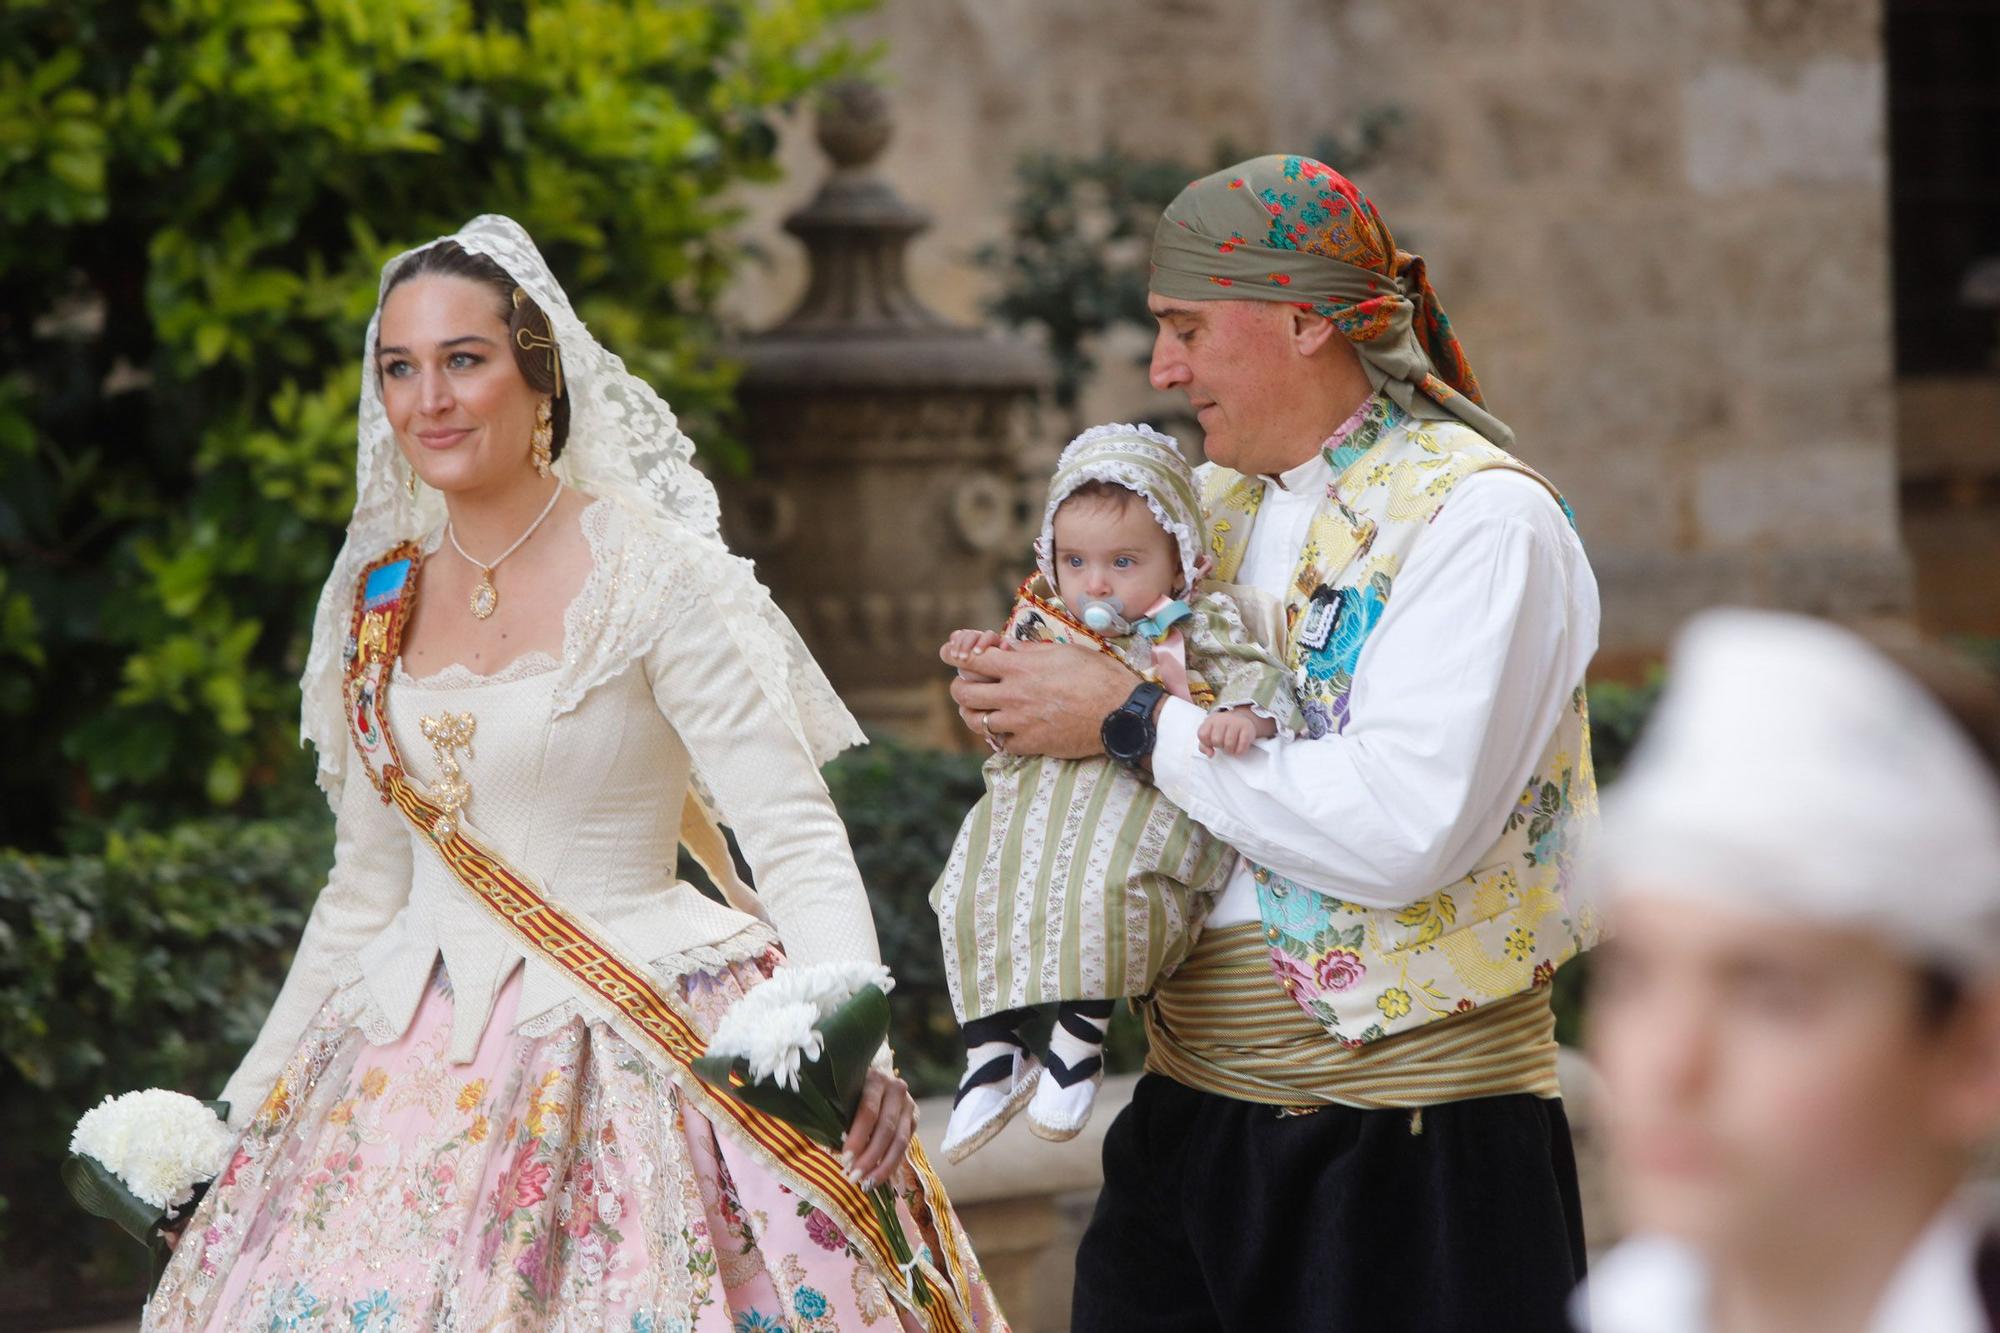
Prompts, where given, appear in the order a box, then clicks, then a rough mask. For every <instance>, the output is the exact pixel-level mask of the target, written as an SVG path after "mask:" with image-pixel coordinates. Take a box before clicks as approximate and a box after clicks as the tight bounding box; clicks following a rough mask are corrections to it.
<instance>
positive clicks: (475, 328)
mask: <svg viewBox="0 0 2000 1333" xmlns="http://www.w3.org/2000/svg"><path fill="white" fill-rule="evenodd" d="M375 367H376V371H377V373H378V374H379V375H380V376H381V385H382V405H383V407H384V408H385V409H386V410H387V412H388V414H389V425H390V426H391V427H392V428H393V429H394V430H395V432H396V443H397V445H398V446H399V447H400V448H401V449H402V451H403V457H404V458H405V459H406V460H408V462H409V464H410V466H411V467H412V468H414V469H415V470H416V474H417V476H418V478H419V479H420V480H422V481H423V482H424V484H425V485H427V486H434V487H436V488H437V489H438V490H440V491H444V492H446V493H451V492H472V491H481V490H486V489H488V488H491V487H493V486H496V485H503V486H504V485H512V484H515V483H517V482H518V481H519V480H520V477H521V475H522V474H523V473H524V472H526V471H531V470H532V468H533V466H534V464H533V462H532V460H531V458H530V453H529V441H530V436H531V435H532V433H533V431H534V428H535V412H536V409H537V407H538V406H539V405H540V402H541V398H542V395H541V394H539V393H537V392H536V391H535V390H534V389H533V388H532V387H530V386H529V384H528V382H527V380H525V379H523V378H522V376H521V368H520V366H519V365H517V364H516V363H515V360H514V349H513V348H512V347H511V346H509V344H508V337H507V321H506V320H505V319H504V318H503V317H502V315H501V312H500V308H499V302H498V300H497V299H496V297H495V294H494V292H493V289H492V288H490V287H488V286H486V285H485V284H483V283H479V282H474V281H473V280H471V279H469V278H458V277H449V276H446V275H443V274H436V273H426V274H423V275H421V276H418V277H415V278H411V279H410V280H409V281H407V282H404V283H402V284H400V285H399V286H397V287H396V289H395V290H393V291H391V292H390V293H389V299H388V300H387V301H385V302H383V304H382V321H381V325H380V328H379V330H378V334H377V351H376V357H375Z"/></svg>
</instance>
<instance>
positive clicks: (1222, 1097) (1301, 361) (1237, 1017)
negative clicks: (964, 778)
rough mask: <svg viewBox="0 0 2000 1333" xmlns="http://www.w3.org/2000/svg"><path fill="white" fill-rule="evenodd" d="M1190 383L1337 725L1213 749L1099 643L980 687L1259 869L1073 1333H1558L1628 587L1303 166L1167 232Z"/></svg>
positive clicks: (1159, 380)
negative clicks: (1613, 599) (1141, 697)
mask: <svg viewBox="0 0 2000 1333" xmlns="http://www.w3.org/2000/svg"><path fill="white" fill-rule="evenodd" d="M1153 266H1154V267H1153V276H1152V282H1151V293H1150V296H1149V300H1148V304H1149V306H1150V308H1151V309H1152V312H1153V314H1154V315H1155V317H1156V318H1157V320H1158V322H1159V326H1160V331H1159V335H1158V338H1157V340H1156V342H1155V344H1154V352H1153V361H1152V379H1153V383H1154V385H1155V386H1156V387H1158V388H1161V389H1175V388H1178V389H1180V390H1182V391H1183V392H1185V393H1186V394H1187V396H1188V399H1189V401H1190V403H1191V404H1192V405H1193V406H1194V407H1195V409H1196V412H1197V417H1198V419H1199V421H1200V423H1201V425H1202V427H1203V430H1204V433H1205V439H1204V445H1203V447H1204V450H1205V452H1206V454H1207V456H1208V458H1209V460H1210V464H1209V466H1208V467H1206V468H1205V469H1204V470H1203V477H1202V483H1203V507H1204V510H1205V515H1206V517H1205V524H1206V532H1205V534H1204V539H1205V544H1206V546H1207V549H1208V552H1209V554H1210V555H1211V556H1212V557H1213V558H1214V560H1215V562H1216V571H1215V574H1216V577H1217V578H1218V579H1219V580H1221V581H1223V582H1224V583H1231V584H1234V585H1236V586H1237V589H1238V591H1239V593H1240V594H1241V595H1243V596H1255V595H1257V594H1260V593H1261V594H1262V595H1263V596H1265V597H1268V598H1271V599H1275V600H1276V601H1278V602H1279V603H1281V604H1282V607H1283V625H1284V632H1285V642H1284V656H1285V660H1286V663H1287V665H1288V666H1289V667H1290V668H1291V670H1292V672H1293V676H1294V685H1295V688H1296V689H1297V692H1298V694H1299V701H1300V703H1301V705H1302V707H1303V709H1304V711H1305V713H1306V715H1307V720H1308V725H1309V729H1310V735H1309V736H1308V737H1305V738H1300V739H1297V740H1286V739H1284V738H1279V739H1275V740H1271V741H1264V742H1260V743H1259V744H1258V745H1257V747H1256V748H1255V750H1253V751H1252V752H1251V753H1249V754H1246V755H1244V756H1241V757H1238V758H1233V759H1231V760H1229V761H1228V762H1218V761H1216V760H1213V759H1208V758H1204V757H1203V756H1201V754H1200V753H1199V747H1198V744H1197V741H1196V737H1195V730H1196V728H1197V727H1198V726H1199V725H1200V722H1201V718H1202V714H1201V712H1200V710H1199V709H1196V708H1194V707H1193V706H1192V705H1188V704H1185V703H1184V702H1182V701H1177V700H1166V701H1164V703H1162V704H1159V705H1156V706H1155V707H1153V708H1144V707H1134V701H1132V700H1131V699H1129V697H1128V696H1129V692H1130V685H1129V681H1128V680H1121V679H1119V678H1118V676H1117V675H1116V674H1115V672H1114V671H1112V670H1107V669H1106V664H1102V663H1097V662H1092V661H1090V660H1089V655H1087V654H1084V653H1081V652H1079V651H1074V650H1071V649H1068V648H1062V647H1050V648H1042V649H1029V650H1024V651H1016V652H1011V653H1006V654H989V655H988V658H993V657H998V658H1000V659H1002V660H999V661H985V660H983V661H982V663H981V664H980V665H979V667H978V670H979V672H980V675H981V676H982V677H984V678H983V679H979V678H961V679H960V680H958V681H957V682H955V683H954V686H953V691H954V695H955V697H956V698H957V700H958V702H959V704H960V709H961V712H962V714H963V715H964V717H965V720H966V722H967V725H968V726H972V727H974V728H975V729H978V730H980V731H982V732H987V731H990V732H992V733H995V734H997V735H998V736H1000V737H1001V738H1002V739H1003V741H1004V744H1005V747H1006V749H1007V751H1008V752H1009V753H1021V754H1054V755H1061V756H1071V755H1081V754H1086V753H1096V752H1100V751H1101V752H1103V753H1108V754H1110V755H1111V756H1112V757H1113V758H1116V759H1120V760H1123V761H1125V762H1127V763H1129V764H1132V765H1135V766H1138V767H1141V768H1145V769H1148V770H1149V771H1150V772H1151V774H1152V777H1153V780H1154V782H1155V783H1156V784H1157V785H1158V787H1159V789H1160V791H1161V792H1162V793H1164V794H1165V795H1166V796H1167V797H1168V798H1169V799H1171V800H1172V801H1173V802H1175V803H1176V804H1177V805H1179V806H1180V807H1181V808H1183V809H1184V810H1186V811H1187V812H1188V813H1189V814H1190V815H1192V816H1193V817H1194V818H1195V819H1196V820H1198V821H1199V822H1200V823H1202V824H1203V825H1205V826H1206V827H1207V828H1208V829H1209V830H1210V831H1211V832H1213V833H1215V834H1216V835H1217V836H1219V837H1221V838H1222V839H1223V840H1225V841H1226V842H1228V843H1229V844H1231V845H1232V846H1234V847H1235V848H1237V849H1238V850H1239V851H1240V852H1241V853H1242V854H1243V860H1242V864H1241V866H1240V868H1239V870H1238V871H1237V873H1236V874H1235V875H1234V876H1233V878H1232V879H1231V881H1230V882H1229V884H1228V885H1227V886H1226V887H1225V889H1224V891H1223V893H1222V896H1221V898H1220V900H1219V902H1218V903H1217V905H1216V907H1215V909H1214V911H1213V912H1212V913H1211V914H1210V916H1209V919H1208V926H1207V930H1206V933H1205V934H1204V935H1203V936H1202V938H1201V940H1200V942H1199V943H1198V944H1197V946H1196V948H1195V949H1194V951H1193V953H1192V954H1191V955H1190V956H1189V957H1188V959H1187V960H1186V962H1185V963H1184V964H1183V965H1182V967H1181V968H1180V970H1179V971H1178V972H1176V973H1175V974H1174V975H1173V977H1172V978H1171V979H1170V980H1168V981H1167V982H1165V983H1163V984H1162V985H1161V986H1160V988H1159V989H1158V990H1157V991H1156V992H1155V993H1154V995H1153V996H1152V997H1151V998H1150V1000H1147V1001H1144V1002H1142V1004H1141V1009H1142V1012H1143V1016H1144V1019H1145V1023H1146V1028H1147V1032H1148V1036H1149V1038H1150V1053H1149V1055H1148V1059H1147V1072H1146V1074H1145V1076H1144V1077H1142V1078H1141V1080H1140V1081H1139V1084H1138V1087H1137V1089H1136V1090H1135V1092H1134V1096H1133V1101H1132V1104H1131V1106H1130V1108H1129V1109H1128V1110H1127V1111H1126V1112H1125V1113H1124V1114H1123V1115H1121V1116H1120V1117H1119V1119H1118V1121H1117V1122H1116V1123H1115V1124H1113V1126H1112V1127H1111V1129H1110V1131H1109V1135H1108V1137H1107V1140H1106V1143H1105V1152H1104V1170H1105V1184H1104V1191H1103V1194H1102V1195H1101V1197H1100V1199H1099V1202H1098V1207H1097V1213H1096V1216H1095V1217H1094V1219H1093V1220H1092V1223H1091V1226H1090V1228H1089V1230H1088V1232H1087V1233H1086V1235H1085V1237H1084V1240H1083V1243H1082V1247H1081V1250H1080V1252H1079V1254H1078V1259H1077V1284H1076V1299H1075V1306H1074V1311H1073V1323H1072V1327H1073V1328H1075V1329H1076V1330H1079V1333H1084V1331H1087V1330H1099V1329H1129V1328H1141V1327H1143V1328H1148V1329H1196V1328H1200V1329H1213V1328H1231V1329H1234V1328H1243V1329H1250V1328H1258V1329H1263V1328H1270V1327H1291V1328H1314V1329H1356V1330H1361V1329H1367V1330H1376V1329H1396V1330H1399V1331H1400V1330H1432V1329H1435V1330H1453V1331H1454V1333H1457V1331H1459V1330H1466V1329H1480V1330H1507V1329H1524V1330H1526V1329H1537V1330H1539V1329H1549V1328H1556V1327H1560V1326H1561V1322H1562V1320H1563V1318H1564V1314H1563V1303H1564V1300H1565V1298H1566V1296H1567V1294H1568V1293H1569V1291H1570V1289H1571V1287H1572V1286H1573V1284H1574V1283H1575V1281H1576V1280H1577V1278H1578V1277H1579V1276H1580V1275H1581V1273H1582V1270H1583V1262H1584V1256H1583V1229H1582V1221H1581V1217H1580V1209H1579V1204H1578V1198H1577V1188H1576V1173H1575V1165H1574V1160H1573V1157H1572V1154H1571V1150H1570V1141H1569V1130H1568V1125H1567V1122H1566V1121H1565V1119H1564V1116H1563V1110H1562V1103H1561V1101H1560V1099H1559V1093H1558V1088H1557V1083H1556V1058H1555V1057H1556V1046H1555V1037H1554V1017H1553V1014H1552V1012H1551V1009H1550V1006H1549V991H1548V986H1549V982H1550V979H1551V978H1552V977H1553V975H1554V972H1555V969H1556V968H1557V967H1559V966H1560V965H1561V964H1562V963H1563V962H1565V961H1566V960H1568V959H1569V958H1571V957H1574V956H1575V955H1576V953H1577V952H1578V951H1579V950H1581V949H1583V948H1585V947H1587V946H1588V945H1589V944H1590V943H1591V941H1592V938H1593V935H1594V932H1595V927H1594V922H1593V920H1592V917H1591V914H1590V913H1589V912H1588V911H1587V910H1585V909H1583V908H1582V907H1581V906H1580V905H1579V904H1578V903H1576V902H1575V901H1573V899H1572V896H1571V890H1570V865H1571V858H1572V852H1573V850H1574V846H1575V843H1576V840H1577V838H1578V835H1579V833H1580V831H1581V829H1582V827H1583V825H1584V823H1585V822H1586V820H1587V818H1588V817H1589V815H1590V813H1591V811H1592V810H1593V809H1594V804H1595V801H1594V791H1595V788H1594V781H1593V779H1592V776H1591V767H1590V752H1589V739H1588V731H1587V726H1586V721H1585V716H1584V701H1583V694H1582V683H1583V675H1584V668H1585V666H1586V664H1587V663H1588V662H1589V660H1590V657H1591V655H1592V653H1593V652H1594V651H1595V649H1596V644H1597V624H1598V608H1597V590H1596V584H1595V582H1594V580H1593V579H1592V576H1591V572H1590V568H1589V565H1588V563H1587V562H1586V560H1585V558H1584V554H1583V549H1582V546H1581V544H1580V543H1579V541H1578V539H1577V537H1576V534H1575V531H1574V528H1573V525H1572V523H1571V520H1570V517H1569V514H1568V510H1567V507H1566V506H1565V505H1564V504H1563V502H1562V500H1561V498H1560V497H1559V496H1558V495H1557V493H1556V492H1555V490H1554V489H1553V488H1552V487H1551V486H1550V485H1549V484H1548V483H1547V482H1545V481H1544V480H1543V479H1542V478H1541V477H1539V476H1538V475H1537V474H1535V473H1534V472H1532V471H1531V470H1529V469H1528V468H1527V467H1526V466H1525V465H1524V464H1522V463H1521V462H1519V461H1517V460H1516V459H1514V458H1513V457H1512V456H1511V455H1510V454H1508V453H1507V452H1506V450H1507V448H1508V446H1509V445H1510V444H1511V443H1512V439H1513V435H1512V432H1511V431H1509V430H1508V428H1507V427H1506V426H1505V425H1504V424H1502V423H1501V422H1500V421H1499V420H1497V419H1496V418H1495V417H1494V416H1493V415H1492V414H1491V413H1489V412H1488V411H1487V410H1486V409H1485V408H1484V406H1483V405H1482V402H1481V398H1480V392H1479V387H1478V384H1477V382H1476V381H1475V379H1474V378H1473V375H1472V372H1471V369H1470V367H1469V366H1468V365H1467V364H1466V359H1465V356H1464V353H1463V351H1462V350H1461V349H1460V347H1459V345H1458V342H1457V340H1456V338H1455V337H1454V336H1453V334H1452V331H1451V326H1450V324H1449V323H1448V321H1447V320H1446V319H1445V316H1444V312H1443V309H1442V307H1441V306H1440V304H1439V302H1438V298H1437V295H1436V293H1435V292H1434V291H1433V290H1432V288H1431V285H1430V282H1429V280H1428V278H1427V276H1426V273H1425V268H1424V264H1423V261H1422V260H1421V259H1419V258H1417V257H1416V256H1414V255H1411V254H1408V253H1407V252H1404V251H1401V250H1398V249H1397V248H1396V245H1395V243H1394V241H1393V240H1392V239H1391V237H1390V233H1389V229H1388V228H1387V226H1386V225H1384V223H1383V222H1382V220H1381V218H1380V217H1379V216H1378V215H1377V213H1376V211H1375V208H1374V206H1373V204H1372V203H1370V202H1369V201H1368V200H1367V199H1366V198H1365V197H1364V196H1363V195H1362V194H1361V192H1360V191H1359V190H1358V189H1357V188H1356V187H1355V186H1354V185H1353V184H1352V183H1351V182H1349V181H1348V180H1346V179H1345V178H1344V177H1342V176H1341V175H1339V174H1338V173H1337V172H1335V171H1333V170H1331V169H1330V168H1328V167H1326V166H1325V165H1323V164H1321V163H1319V162H1315V161H1312V160H1311V159H1309V158H1303V157H1291V156H1270V157H1260V158H1255V159H1252V160H1250V161H1248V162H1243V163H1240V164H1238V165H1236V166H1234V167H1231V168H1229V169H1227V170H1225V171H1221V172H1217V173H1216V174H1214V175H1212V176H1208V177H1204V178H1203V179H1201V180H1198V181H1196V182H1194V183H1193V184H1192V185H1190V186H1188V187H1187V189H1185V190H1183V191H1182V192H1181V194H1180V195H1179V197H1177V198H1176V199H1175V200H1174V202H1173V203H1172V204H1171V205H1170V206H1169V207H1168V209H1167V211H1166V213H1165V215H1164V216H1163V217H1162V219H1161V222H1160V225H1159V229H1158V231H1157V233H1156V235H1155V237H1154V243H1153Z"/></svg>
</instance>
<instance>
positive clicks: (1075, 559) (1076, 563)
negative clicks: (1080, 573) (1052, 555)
mask: <svg viewBox="0 0 2000 1333" xmlns="http://www.w3.org/2000/svg"><path fill="white" fill-rule="evenodd" d="M1063 563H1064V564H1066V565H1068V566H1069V567H1070V568H1071V569H1082V568H1083V557H1082V556H1080V555H1066V556H1064V557H1063Z"/></svg>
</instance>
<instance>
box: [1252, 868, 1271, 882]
mask: <svg viewBox="0 0 2000 1333" xmlns="http://www.w3.org/2000/svg"><path fill="white" fill-rule="evenodd" d="M1250 878H1252V879H1254V880H1256V881H1257V882H1258V883H1259V884H1269V883H1270V882H1271V872H1270V871H1268V870H1266V869H1264V867H1262V866H1258V867H1257V868H1256V869H1255V870H1253V871H1251V872H1250Z"/></svg>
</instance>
